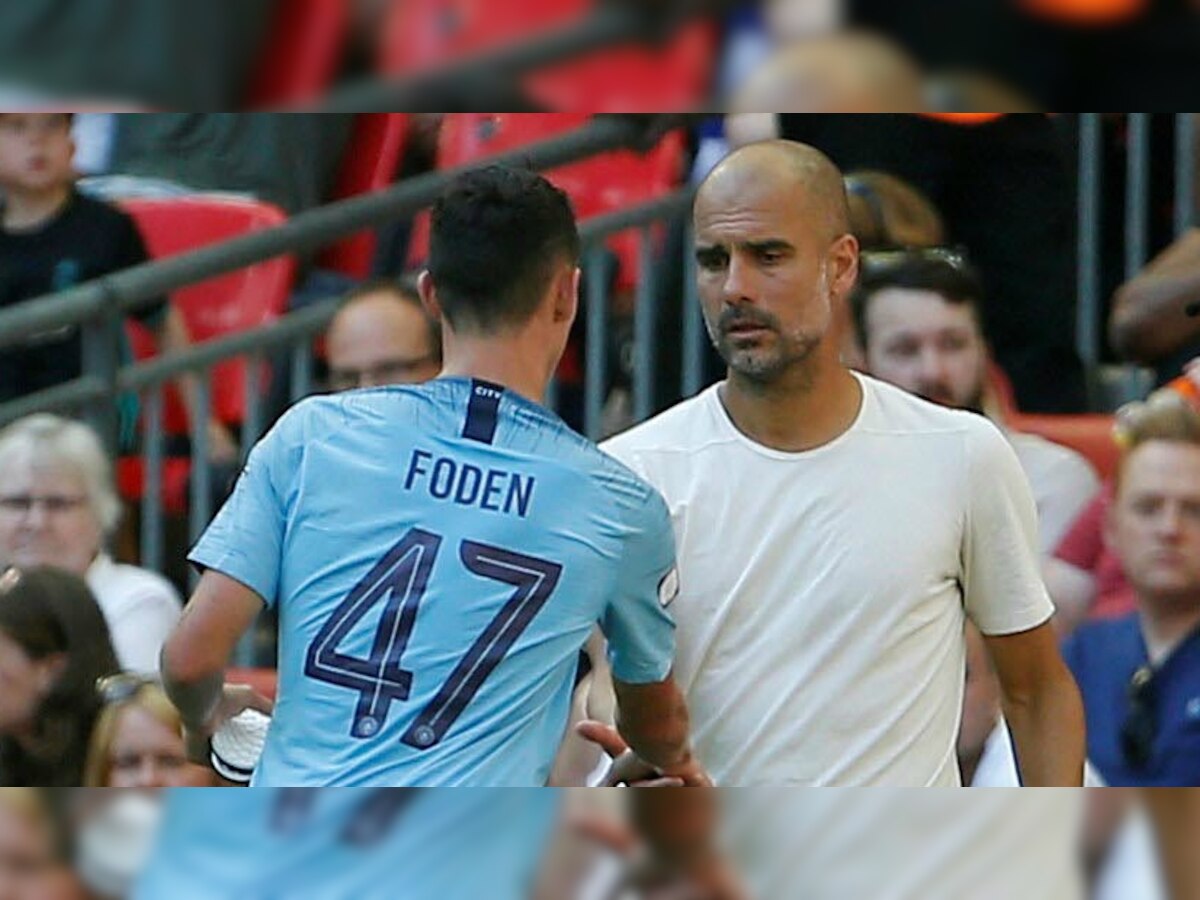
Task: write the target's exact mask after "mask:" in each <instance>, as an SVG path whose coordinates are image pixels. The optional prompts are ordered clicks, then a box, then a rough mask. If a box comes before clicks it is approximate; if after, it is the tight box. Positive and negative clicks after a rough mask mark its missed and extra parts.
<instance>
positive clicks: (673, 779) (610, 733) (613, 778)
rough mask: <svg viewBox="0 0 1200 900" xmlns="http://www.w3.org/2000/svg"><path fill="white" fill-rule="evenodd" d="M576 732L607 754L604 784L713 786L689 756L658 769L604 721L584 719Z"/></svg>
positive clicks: (701, 768)
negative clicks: (672, 764) (676, 763)
mask: <svg viewBox="0 0 1200 900" xmlns="http://www.w3.org/2000/svg"><path fill="white" fill-rule="evenodd" d="M576 732H577V733H578V734H579V735H580V736H581V737H583V738H585V739H587V740H589V741H591V742H592V743H593V744H596V745H598V746H599V747H600V749H602V750H603V751H604V752H605V753H607V754H608V756H609V758H610V759H611V760H612V764H611V765H610V766H609V768H608V772H607V773H606V774H605V776H604V781H603V782H602V784H603V786H604V787H616V786H617V785H622V784H623V785H627V786H628V787H712V786H713V782H712V779H711V778H709V777H708V773H707V772H705V771H704V768H703V767H702V766H701V765H700V763H699V762H697V761H696V759H695V758H694V757H692V756H691V755H689V756H688V758H687V759H686V760H685V761H684V762H682V763H679V764H678V765H674V766H670V767H667V768H662V769H660V768H658V767H656V766H652V765H650V763H648V762H646V761H645V760H644V759H642V758H641V757H640V756H638V755H637V754H636V753H634V752H633V751H632V750H630V749H629V745H628V744H627V743H626V742H625V739H624V738H622V737H621V734H620V732H618V731H617V729H615V728H613V727H612V726H611V725H606V724H604V723H603V722H595V721H586V722H580V723H579V725H577V726H576Z"/></svg>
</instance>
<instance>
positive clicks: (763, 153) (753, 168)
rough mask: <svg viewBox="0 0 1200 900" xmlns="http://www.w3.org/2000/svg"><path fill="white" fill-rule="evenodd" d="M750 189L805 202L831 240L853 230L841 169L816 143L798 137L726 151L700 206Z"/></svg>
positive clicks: (703, 189) (699, 194)
mask: <svg viewBox="0 0 1200 900" xmlns="http://www.w3.org/2000/svg"><path fill="white" fill-rule="evenodd" d="M747 191H755V192H763V193H766V194H770V195H773V196H776V197H780V198H786V199H787V201H788V202H796V203H803V204H805V205H806V206H807V207H808V209H807V215H808V216H809V217H811V221H812V222H813V223H820V225H821V230H822V233H823V235H824V237H825V238H826V239H827V240H830V241H832V240H834V239H835V238H838V237H840V236H841V235H843V234H846V233H848V232H849V231H850V205H849V201H848V200H847V199H846V185H845V181H844V180H843V177H842V173H841V170H839V169H838V167H837V166H835V165H834V164H833V161H832V160H831V159H830V158H829V157H828V156H826V155H825V154H824V153H822V152H821V151H820V150H818V149H816V148H815V147H810V146H809V145H808V144H801V143H799V142H797V141H784V140H775V141H760V142H759V143H755V144H747V145H746V146H744V147H740V148H739V149H737V150H735V151H733V152H732V153H730V154H729V155H728V156H726V157H725V158H724V159H723V160H721V162H720V163H718V164H717V167H716V168H715V169H713V170H712V172H710V173H709V175H708V177H707V178H705V179H704V181H703V183H702V184H701V185H700V188H699V190H698V191H697V193H696V211H697V213H699V212H700V211H701V210H702V209H703V208H705V207H708V206H711V205H714V204H715V205H717V206H721V205H725V204H727V203H728V202H729V201H730V200H737V199H738V198H739V197H744V196H745V194H746V192H747Z"/></svg>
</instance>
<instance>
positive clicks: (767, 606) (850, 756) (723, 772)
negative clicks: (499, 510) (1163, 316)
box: [581, 141, 1084, 786]
mask: <svg viewBox="0 0 1200 900" xmlns="http://www.w3.org/2000/svg"><path fill="white" fill-rule="evenodd" d="M846 215H847V214H846V196H845V190H844V188H843V185H842V178H841V173H840V172H838V170H837V168H836V167H835V166H834V165H833V163H831V162H830V161H829V160H828V159H827V158H826V157H825V156H824V155H822V154H821V153H819V152H818V151H816V150H814V149H813V148H811V147H807V146H805V145H802V144H797V143H793V142H788V141H769V142H763V143H758V144H751V145H748V146H746V147H743V148H741V149H739V150H737V151H735V152H734V153H733V154H731V155H730V156H728V157H727V158H726V159H725V160H724V161H723V162H722V163H721V164H720V165H718V166H717V168H716V169H715V170H714V171H713V173H712V174H711V175H710V176H709V178H708V179H707V180H706V181H705V182H704V184H703V185H702V186H701V187H700V189H699V192H698V194H697V198H696V204H695V210H694V226H695V240H696V258H697V261H698V264H699V270H698V279H699V292H700V297H701V302H702V305H703V312H704V317H705V320H706V322H707V325H708V329H709V333H710V335H711V336H712V338H713V341H714V343H715V344H716V346H717V349H718V350H719V351H720V353H721V354H722V356H723V357H724V359H725V361H726V362H727V364H728V367H729V373H728V378H727V379H726V380H725V381H724V382H721V383H720V384H717V385H714V386H713V387H711V388H709V389H708V390H706V391H704V392H703V393H702V394H700V395H699V396H697V397H695V398H692V399H690V400H687V401H685V402H683V403H681V404H679V405H678V406H676V407H674V408H673V409H670V410H668V411H667V412H665V413H663V414H662V415H660V416H658V417H656V418H655V419H653V420H651V421H649V422H647V423H645V424H643V425H640V426H638V427H636V428H634V429H632V430H630V431H628V432H626V433H624V434H622V435H619V436H618V437H616V438H614V439H613V440H611V441H609V442H608V443H607V444H606V445H605V449H606V450H607V451H608V452H610V453H611V454H613V455H614V456H615V457H616V458H618V459H619V460H621V461H623V462H625V463H626V464H627V465H629V466H630V468H632V469H633V470H634V471H635V472H637V473H638V474H639V475H641V476H642V477H643V478H645V479H646V480H648V481H649V482H650V483H651V484H653V485H654V486H655V487H657V488H658V489H659V491H660V492H661V493H662V494H663V495H664V497H665V498H666V500H667V504H668V507H669V509H670V513H671V516H672V519H673V522H674V526H675V533H676V542H677V545H678V547H677V549H678V558H679V566H680V581H681V583H680V590H679V593H678V595H677V597H676V599H675V600H674V602H673V603H672V605H671V609H672V612H673V614H674V616H675V619H676V622H677V628H678V632H677V637H678V651H677V658H676V670H675V671H676V676H677V678H678V680H679V682H680V684H681V686H682V687H683V688H684V691H685V693H686V697H687V702H688V706H689V709H690V710H691V714H692V724H693V731H694V736H695V746H696V751H697V754H698V756H699V757H700V759H701V760H702V761H703V763H704V765H705V766H706V768H708V770H709V771H710V772H711V773H712V774H713V776H714V778H715V780H716V783H717V784H718V785H723V786H742V785H749V784H775V785H784V784H788V785H805V786H807V785H845V786H877V785H884V786H921V785H939V786H940V785H946V786H952V785H958V784H959V783H960V776H959V771H958V764H957V759H956V756H955V741H956V736H957V732H958V723H959V716H960V712H961V708H962V692H963V657H964V643H963V626H964V620H965V619H968V618H969V619H970V620H971V621H973V622H974V623H975V624H976V625H977V626H978V627H979V628H980V630H981V631H982V632H983V633H984V634H985V635H986V636H987V646H988V651H989V655H990V656H991V659H992V661H993V664H994V665H995V667H996V671H997V673H998V675H999V678H1000V684H1001V689H1002V695H1003V696H1002V703H1003V708H1004V712H1005V718H1006V719H1007V721H1008V723H1009V725H1010V728H1011V729H1012V732H1013V736H1014V738H1015V742H1016V746H1017V751H1018V758H1019V760H1020V768H1021V774H1022V777H1023V781H1024V783H1025V784H1028V785H1067V786H1078V785H1079V784H1080V783H1081V780H1082V775H1083V757H1084V727H1083V713H1082V707H1081V704H1080V700H1079V693H1078V690H1077V688H1076V686H1075V683H1074V681H1073V680H1072V678H1071V676H1070V673H1069V672H1068V671H1067V669H1066V668H1065V667H1064V665H1063V664H1062V660H1061V658H1060V656H1059V652H1058V647H1057V642H1056V640H1055V637H1054V632H1053V629H1052V628H1051V625H1050V618H1051V615H1052V613H1053V607H1052V605H1051V603H1050V600H1049V598H1048V596H1047V595H1046V591H1045V589H1044V587H1043V585H1042V582H1041V578H1040V575H1039V573H1038V562H1037V551H1036V547H1035V543H1036V527H1037V526H1036V513H1035V509H1034V504H1033V501H1032V498H1031V496H1030V492H1029V487H1028V485H1027V483H1026V481H1025V478H1024V476H1023V474H1022V473H1021V469H1020V466H1019V464H1018V462H1017V460H1016V457H1015V455H1014V454H1013V451H1012V448H1011V447H1010V446H1009V444H1008V443H1007V441H1005V440H1004V438H1003V436H1002V435H1001V434H1000V433H999V431H998V430H997V429H996V428H995V427H994V426H993V425H992V424H991V423H989V422H988V421H987V420H985V419H984V418H982V417H981V416H976V415H973V414H971V413H966V412H961V411H957V410H949V409H944V408H942V407H940V406H936V405H934V404H932V403H928V402H926V401H924V400H921V399H919V398H916V397H913V396H911V395H909V394H906V393H904V392H903V391H901V390H899V389H898V388H895V387H892V386H890V385H886V384H883V383H881V382H878V381H875V380H874V379H871V378H868V377H866V376H862V375H859V374H856V373H853V372H851V371H849V370H848V369H846V368H845V367H843V366H842V365H841V363H840V361H839V344H840V340H841V335H839V334H837V333H836V329H834V328H832V327H831V322H832V321H833V320H834V308H835V306H836V305H837V304H841V303H844V302H845V301H846V297H847V295H848V294H849V292H850V289H851V288H852V286H853V284H854V281H855V278H856V275H857V269H858V246H857V242H856V241H855V239H854V238H853V236H851V235H850V234H849V233H848V229H847V218H846ZM581 728H582V729H583V730H584V731H585V732H586V733H587V734H588V736H589V737H591V738H592V739H593V740H597V742H599V743H602V744H603V745H604V746H605V747H606V749H612V750H616V749H618V748H617V747H616V746H615V742H614V741H613V740H612V739H613V738H614V736H615V735H614V733H613V732H612V731H610V730H607V729H605V728H604V727H603V726H602V725H601V724H599V723H587V724H585V725H584V726H581Z"/></svg>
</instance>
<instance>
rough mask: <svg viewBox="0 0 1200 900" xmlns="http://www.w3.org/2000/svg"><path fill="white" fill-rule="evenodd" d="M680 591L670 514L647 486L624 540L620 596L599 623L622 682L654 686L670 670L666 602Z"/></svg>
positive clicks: (671, 625)
mask: <svg viewBox="0 0 1200 900" xmlns="http://www.w3.org/2000/svg"><path fill="white" fill-rule="evenodd" d="M678 593H679V572H678V570H677V569H676V567H675V536H674V532H673V531H672V529H671V517H670V515H669V514H668V512H667V505H666V503H665V502H664V501H663V499H662V497H660V496H659V495H658V493H657V492H656V491H654V490H653V489H651V488H649V487H648V486H647V493H646V495H645V501H644V503H643V505H642V507H641V508H640V509H638V510H637V515H636V516H634V517H633V523H632V526H631V529H630V531H629V533H628V535H627V537H626V540H625V552H624V554H623V556H622V559H621V563H620V571H619V573H618V575H617V590H616V594H615V596H613V597H612V598H611V600H610V601H609V604H608V607H607V608H606V610H605V614H604V618H603V620H602V621H601V623H600V626H601V629H602V630H603V631H604V634H605V637H607V638H608V657H609V662H610V664H611V665H612V669H613V676H614V677H615V678H616V679H617V680H618V681H623V682H625V683H626V684H653V683H656V682H660V681H663V680H665V679H666V677H667V675H669V674H670V672H671V666H672V663H673V662H674V658H675V621H674V619H673V618H672V617H671V614H670V612H669V611H668V606H669V605H670V603H671V601H672V600H674V599H675V596H676V594H678Z"/></svg>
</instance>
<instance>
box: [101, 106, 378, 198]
mask: <svg viewBox="0 0 1200 900" xmlns="http://www.w3.org/2000/svg"><path fill="white" fill-rule="evenodd" d="M353 121H354V117H353V116H352V115H331V114H318V113H303V114H301V113H125V114H123V115H120V116H118V117H117V125H116V134H115V136H114V138H113V147H112V157H111V159H110V160H109V172H110V173H111V174H112V175H123V176H130V177H132V178H135V179H140V180H145V181H151V182H158V183H160V184H165V186H167V187H168V188H170V187H173V188H174V190H175V191H176V192H179V191H224V192H233V193H241V194H249V195H251V196H253V197H256V198H258V199H259V200H264V201H266V202H268V203H274V204H275V205H276V206H279V207H280V208H282V209H283V210H284V211H285V212H287V213H288V214H289V215H294V214H296V213H298V212H303V211H304V210H306V209H311V208H313V207H315V206H319V205H320V204H321V203H323V202H325V201H326V200H327V199H328V197H329V194H330V192H331V191H332V189H333V186H334V182H335V180H336V177H337V172H338V169H339V166H340V165H341V162H342V155H343V153H344V151H345V149H346V144H347V141H348V140H349V138H350V131H351V127H352V126H353ZM130 186H131V187H132V188H136V187H137V185H136V183H131V185H130ZM119 187H120V185H117V186H115V189H119ZM105 192H106V193H108V189H106V191H105ZM118 192H119V191H118Z"/></svg>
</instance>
